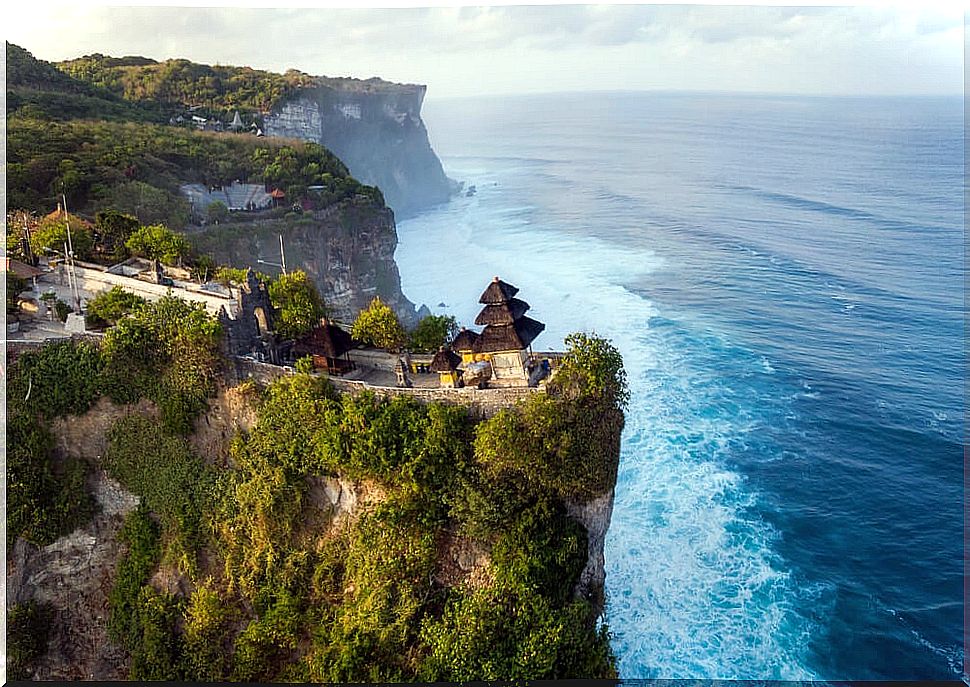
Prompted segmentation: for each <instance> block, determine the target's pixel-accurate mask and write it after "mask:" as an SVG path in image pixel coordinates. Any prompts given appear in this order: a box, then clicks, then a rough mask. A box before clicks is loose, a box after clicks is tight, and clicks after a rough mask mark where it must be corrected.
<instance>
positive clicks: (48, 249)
mask: <svg viewBox="0 0 970 687" xmlns="http://www.w3.org/2000/svg"><path fill="white" fill-rule="evenodd" d="M68 234H70V241H68ZM65 246H67V247H69V248H71V249H73V250H74V255H75V256H76V257H78V258H80V259H82V260H83V259H85V258H87V257H89V256H90V255H91V251H92V249H93V248H94V233H93V231H92V227H91V223H90V222H87V221H85V220H83V219H81V218H80V217H77V216H75V215H73V214H70V213H64V212H52V213H51V214H49V215H47V216H45V217H43V218H41V219H40V221H38V222H37V223H36V224H35V225H34V227H33V228H32V231H31V234H30V248H31V250H33V252H34V254H35V255H45V254H48V253H57V254H58V255H61V256H63V255H64V249H65Z"/></svg>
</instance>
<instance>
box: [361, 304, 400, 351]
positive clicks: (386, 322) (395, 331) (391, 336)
mask: <svg viewBox="0 0 970 687" xmlns="http://www.w3.org/2000/svg"><path fill="white" fill-rule="evenodd" d="M350 334H351V336H353V337H354V338H355V339H357V340H358V341H360V342H362V343H365V344H369V345H371V346H376V347H377V348H388V349H397V348H400V347H401V346H403V345H404V344H405V343H406V342H407V338H408V337H407V332H405V331H404V327H402V326H401V322H400V320H398V319H397V315H395V314H394V311H393V310H392V309H391V307H390V306H389V305H387V304H385V303H384V302H383V301H382V300H381V298H380V296H375V298H374V300H372V301H371V302H370V305H368V306H367V307H366V308H364V309H363V310H361V311H360V314H359V315H357V319H356V320H354V324H353V326H352V327H351V329H350Z"/></svg>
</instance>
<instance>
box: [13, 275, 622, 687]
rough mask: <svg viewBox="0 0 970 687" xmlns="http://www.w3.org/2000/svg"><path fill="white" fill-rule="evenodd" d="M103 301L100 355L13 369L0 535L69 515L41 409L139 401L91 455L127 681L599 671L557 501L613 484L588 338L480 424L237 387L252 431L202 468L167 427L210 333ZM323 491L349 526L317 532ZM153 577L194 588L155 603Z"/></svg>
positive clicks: (326, 508) (583, 555)
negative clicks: (102, 480)
mask: <svg viewBox="0 0 970 687" xmlns="http://www.w3.org/2000/svg"><path fill="white" fill-rule="evenodd" d="M287 293H288V291H287ZM113 298H114V299H115V300H120V294H114V296H113ZM105 301H106V302H108V303H111V301H112V298H111V297H109V296H105ZM129 306H130V307H129ZM126 308H128V310H129V312H128V313H127V314H125V313H124V312H123V311H124V310H125V309H126ZM107 310H110V309H107ZM107 310H106V312H107ZM113 312H114V313H116V314H117V315H116V316H117V318H118V319H117V322H118V324H117V325H116V326H115V327H113V328H112V329H110V330H109V331H108V332H107V334H106V335H105V337H104V340H103V342H102V344H101V346H100V347H98V346H94V345H91V344H86V343H80V342H66V343H59V344H51V345H48V346H45V347H43V348H41V349H39V350H38V351H35V352H31V353H24V354H22V355H21V356H20V359H19V360H18V361H17V362H16V364H15V365H13V366H12V367H11V370H10V380H9V387H8V388H9V391H10V395H9V397H8V403H9V404H10V405H9V408H10V413H11V414H10V417H9V418H8V431H9V432H10V435H9V436H10V437H11V445H10V450H9V453H8V470H9V473H8V481H9V485H10V486H9V487H8V499H9V501H8V518H9V519H8V524H9V525H10V527H11V530H10V531H11V533H12V534H14V535H19V536H25V537H28V538H30V539H31V540H32V541H35V542H38V543H44V542H49V541H51V540H52V539H53V538H54V537H56V536H58V535H59V534H60V533H63V532H64V531H67V530H68V529H69V528H71V527H73V526H74V525H75V524H76V523H78V522H80V521H82V520H83V518H84V517H86V513H88V514H89V513H90V497H88V496H87V495H86V493H85V491H84V487H83V476H84V470H83V465H82V464H79V467H80V469H79V470H78V469H75V471H74V472H73V473H72V472H71V471H70V470H69V469H68V468H67V466H65V465H63V464H61V463H58V462H57V461H55V460H54V457H53V438H52V436H51V434H50V432H49V431H48V430H47V429H46V427H45V422H46V421H47V420H49V419H50V418H54V417H62V416H65V415H69V414H78V413H83V412H85V411H86V410H87V409H89V408H90V407H91V406H92V405H93V404H94V403H95V401H97V399H98V398H99V397H101V396H102V395H108V396H109V397H111V398H113V399H114V400H116V401H119V402H132V401H135V400H137V399H139V398H150V399H152V400H154V401H155V403H156V405H157V406H158V409H159V413H160V416H161V419H162V422H158V421H157V420H156V419H154V415H153V416H151V417H145V416H140V415H129V416H125V417H122V418H121V419H120V420H118V421H117V422H116V423H115V425H114V426H113V427H112V428H111V430H110V431H109V432H108V436H107V438H108V449H107V451H106V453H105V455H104V458H103V459H102V465H103V467H104V468H105V469H106V470H107V472H108V473H109V474H110V475H111V476H112V477H114V478H116V479H118V480H119V481H120V482H121V483H122V484H123V485H124V486H125V487H126V489H128V490H130V491H132V492H134V493H135V494H137V495H139V496H140V497H141V505H140V506H139V508H138V509H137V510H135V511H134V512H132V513H131V514H130V515H129V516H128V518H127V520H126V523H125V526H124V528H123V532H122V535H121V536H122V541H123V542H124V543H125V545H126V554H125V557H124V559H123V560H122V562H121V564H120V565H119V568H118V572H117V575H116V579H115V581H114V585H113V588H112V591H111V594H110V597H109V603H110V608H111V617H110V622H109V632H110V635H111V637H112V640H113V641H115V642H117V643H118V644H119V645H120V646H122V647H124V648H125V650H126V651H127V652H128V653H129V655H130V659H131V662H130V677H131V678H132V679H138V680H149V679H152V680H154V679H163V680H197V681H198V680H205V681H209V680H229V679H231V680H247V681H286V680H295V681H341V682H355V681H408V680H415V679H419V680H441V681H466V680H477V679H526V678H528V679H553V678H570V677H614V676H615V667H614V660H613V657H612V654H611V653H610V648H609V636H608V632H607V630H606V629H605V628H604V627H603V626H601V625H599V624H598V620H597V616H596V613H597V610H596V607H595V605H594V604H593V603H591V602H589V601H587V600H585V599H583V598H578V597H576V596H575V595H574V589H575V587H576V585H577V583H578V580H579V576H580V573H581V571H582V570H583V568H584V566H585V564H586V561H587V554H588V552H587V538H586V532H585V530H584V529H583V526H582V525H581V524H580V523H579V522H577V521H576V520H574V519H573V518H572V517H570V516H569V514H568V509H567V504H569V503H575V502H576V501H580V502H582V501H587V500H589V499H590V498H594V497H597V496H599V495H600V494H602V493H604V492H606V491H608V490H609V489H610V488H612V486H613V480H614V479H615V472H616V464H617V458H618V454H619V452H618V442H619V433H620V430H621V429H622V423H623V416H622V405H623V403H624V402H625V398H626V396H625V393H626V388H625V381H624V378H623V371H622V364H621V361H620V359H619V355H618V353H617V352H616V349H615V348H613V347H612V346H611V345H610V344H609V342H606V341H604V340H602V339H599V338H597V337H589V336H576V337H570V350H569V351H568V352H567V354H566V356H565V358H564V360H563V362H562V366H561V367H560V370H559V375H561V378H560V377H558V376H557V378H556V380H555V382H554V383H551V384H550V386H549V393H548V394H538V395H534V396H532V397H530V398H529V400H528V401H525V402H522V403H520V404H518V405H516V406H514V407H512V408H508V409H506V410H503V411H501V412H499V413H497V414H496V415H494V416H493V417H491V418H490V419H487V420H482V421H476V420H474V419H473V418H471V417H470V416H469V415H468V412H467V410H466V409H465V408H463V407H460V406H451V405H443V404H439V403H429V404H423V403H420V402H418V401H416V400H415V399H413V398H411V397H408V396H398V397H393V398H383V397H378V396H376V395H374V394H371V393H361V394H357V395H350V394H345V395H338V394H337V393H335V392H334V390H333V389H332V388H331V387H330V385H329V383H328V382H327V381H326V380H325V379H323V378H320V377H316V376H313V375H310V374H306V373H298V374H295V375H288V376H284V377H282V378H280V379H279V380H277V381H276V382H274V383H273V384H271V385H270V386H268V387H267V388H265V389H262V390H260V389H258V388H257V387H255V386H254V385H251V384H250V385H248V386H247V387H246V389H245V391H242V390H241V391H242V393H245V394H246V395H247V398H248V399H249V402H250V403H251V404H252V405H253V407H254V408H255V409H256V410H257V419H256V422H255V424H254V425H253V426H252V427H251V428H250V429H249V430H248V431H247V432H246V433H244V434H239V435H238V436H236V437H235V438H234V439H232V440H231V442H230V443H229V446H228V450H227V455H226V456H225V459H226V462H225V466H224V467H222V468H221V469H218V470H217V469H215V468H214V467H212V466H210V465H208V464H207V463H205V462H204V461H203V460H202V459H201V458H200V457H199V455H197V454H196V453H195V451H194V449H193V448H192V444H191V443H190V442H189V440H188V439H187V435H188V434H189V433H190V432H191V430H192V427H193V420H194V418H195V417H196V416H197V415H198V413H199V412H201V411H202V410H203V409H204V408H205V406H206V403H207V398H208V397H209V396H210V395H211V394H212V393H213V391H214V389H215V380H216V376H217V374H218V355H217V353H216V351H217V343H218V337H219V329H218V325H217V324H216V323H215V322H214V321H213V320H212V318H210V317H208V316H207V315H206V314H205V313H204V311H202V310H201V309H200V308H197V307H195V306H192V305H189V304H187V303H184V302H182V301H179V300H178V299H175V298H171V297H169V298H166V299H162V300H161V301H159V302H157V303H149V304H137V303H131V304H128V305H125V304H118V305H117V307H114V310H113ZM112 316H115V315H112ZM28 392H29V393H28ZM334 478H339V479H340V480H342V481H343V483H344V484H346V482H347V481H351V482H353V483H354V484H355V485H356V486H355V491H356V493H357V497H356V498H357V506H356V509H355V510H354V512H353V514H352V515H351V516H350V517H348V516H347V513H346V512H344V513H343V514H342V515H341V516H340V517H339V518H337V519H336V520H334V517H335V516H336V515H337V514H338V511H337V510H335V504H334V502H333V500H332V499H334V498H335V497H334V496H332V495H329V494H331V491H328V490H332V489H333V488H335V487H336V485H337V482H336V481H334ZM344 488H345V487H340V490H343V489H344ZM78 495H82V497H81V498H79V496H78ZM343 498H344V497H341V499H343ZM85 499H86V500H85ZM341 503H343V501H341ZM86 508H87V510H86ZM12 538H13V537H12ZM468 539H473V540H474V541H476V542H477V546H479V547H481V549H482V550H483V551H484V552H486V554H487V556H486V557H485V558H483V559H482V560H481V561H480V563H479V565H480V566H482V567H480V569H479V573H478V574H477V577H476V576H473V578H468V577H467V576H465V577H462V578H461V579H464V580H465V582H464V583H462V582H461V580H460V579H459V580H456V579H455V578H454V577H453V576H454V574H455V573H454V572H453V571H452V572H447V569H448V568H449V566H451V565H452V564H451V563H449V562H448V561H449V554H447V553H446V552H447V551H448V550H449V546H451V544H449V542H452V543H457V542H460V541H462V540H468ZM160 569H162V570H164V571H165V575H167V576H171V575H176V576H181V577H182V578H183V579H185V580H186V581H187V583H188V584H187V586H188V588H189V589H191V590H193V591H192V592H191V593H189V594H185V595H183V594H181V593H174V594H173V593H169V592H164V591H160V590H159V589H158V588H156V587H155V586H153V584H152V582H151V580H152V579H153V578H155V576H156V573H157V572H158V571H159V570H160ZM449 575H451V576H452V577H449ZM462 575H464V573H462ZM179 586H180V587H181V586H182V585H179ZM26 653H27V654H29V651H27V652H26Z"/></svg>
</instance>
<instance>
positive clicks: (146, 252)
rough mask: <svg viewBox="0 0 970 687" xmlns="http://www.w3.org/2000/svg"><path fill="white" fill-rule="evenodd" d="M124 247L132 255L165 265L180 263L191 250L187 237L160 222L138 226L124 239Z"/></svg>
mask: <svg viewBox="0 0 970 687" xmlns="http://www.w3.org/2000/svg"><path fill="white" fill-rule="evenodd" d="M125 247H126V248H127V249H128V250H129V251H131V253H132V254H134V255H138V256H141V257H143V258H148V259H150V260H158V261H159V262H161V263H162V264H165V265H175V264H177V263H180V262H181V260H182V258H184V257H186V256H188V254H189V253H190V252H191V250H192V247H191V245H190V244H189V242H188V239H186V238H185V237H184V236H182V235H181V234H176V233H175V232H174V231H172V230H171V229H169V228H168V227H166V226H164V225H162V224H152V225H150V226H147V227H139V228H138V229H136V230H135V231H134V232H132V234H131V235H130V236H129V237H128V239H127V240H126V241H125Z"/></svg>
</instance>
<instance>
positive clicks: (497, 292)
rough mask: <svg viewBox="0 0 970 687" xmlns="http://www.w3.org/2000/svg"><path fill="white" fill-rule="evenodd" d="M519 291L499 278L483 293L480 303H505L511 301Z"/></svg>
mask: <svg viewBox="0 0 970 687" xmlns="http://www.w3.org/2000/svg"><path fill="white" fill-rule="evenodd" d="M518 292H519V290H518V289H517V288H516V287H514V286H512V285H511V284H507V283H506V282H504V281H502V280H501V279H499V278H498V277H494V278H493V279H492V283H491V284H489V285H488V288H487V289H485V291H483V292H482V295H481V298H479V299H478V302H479V303H504V302H506V301H508V300H510V299H511V298H512V297H513V296H515V294H517V293H518Z"/></svg>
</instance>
